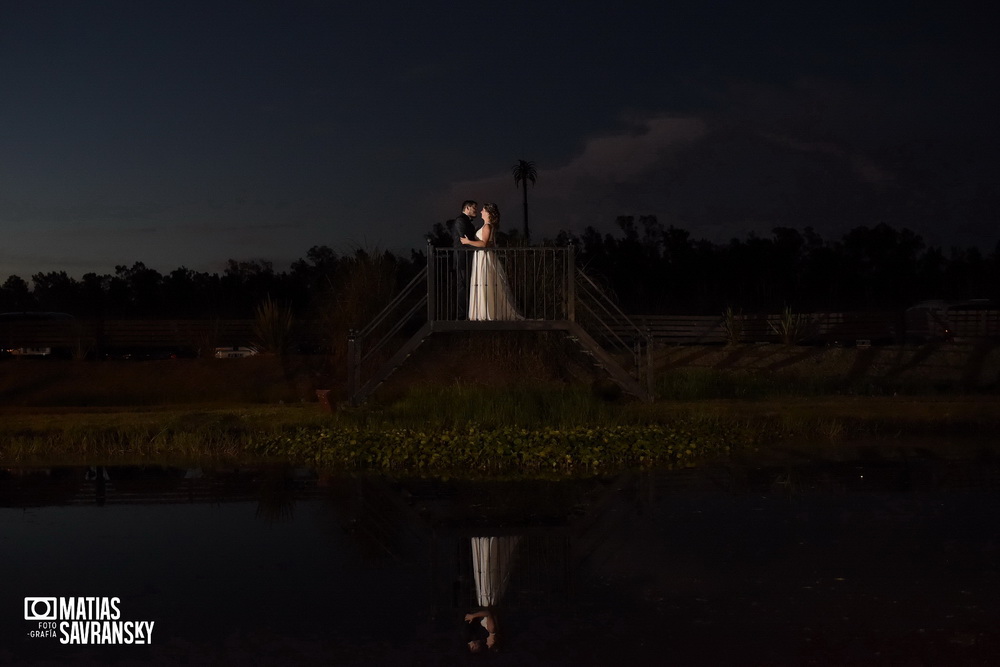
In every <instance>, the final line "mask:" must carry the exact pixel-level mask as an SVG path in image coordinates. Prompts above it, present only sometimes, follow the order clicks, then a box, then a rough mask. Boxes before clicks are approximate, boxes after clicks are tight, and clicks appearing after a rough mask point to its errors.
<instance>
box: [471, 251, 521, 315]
mask: <svg viewBox="0 0 1000 667" xmlns="http://www.w3.org/2000/svg"><path fill="white" fill-rule="evenodd" d="M476 238H477V239H480V240H482V239H481V237H480V232H476ZM469 278H470V280H469V319H470V320H523V319H524V317H523V316H522V315H521V314H520V313H519V312H517V308H516V307H515V306H514V295H513V294H511V291H510V285H509V284H508V283H507V272H506V271H504V268H503V265H502V263H501V262H500V260H499V258H498V257H497V254H496V252H494V249H493V244H492V242H491V243H490V245H489V246H488V247H486V248H483V249H482V250H477V251H476V252H475V253H473V257H472V271H471V272H470V277H469Z"/></svg>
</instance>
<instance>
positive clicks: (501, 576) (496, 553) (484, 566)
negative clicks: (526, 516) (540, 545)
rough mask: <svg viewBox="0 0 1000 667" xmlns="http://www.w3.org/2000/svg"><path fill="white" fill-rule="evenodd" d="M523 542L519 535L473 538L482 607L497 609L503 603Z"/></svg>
mask: <svg viewBox="0 0 1000 667" xmlns="http://www.w3.org/2000/svg"><path fill="white" fill-rule="evenodd" d="M520 541H521V537H520V536H519V535H505V536H502V537H473V538H472V576H473V578H474V579H475V581H476V602H478V603H479V606H480V607H496V606H497V605H498V604H499V603H500V598H502V597H503V594H504V592H505V591H506V590H507V582H508V581H509V580H510V571H511V566H512V565H513V563H514V550H515V549H516V548H517V543H518V542H520ZM484 627H485V626H484Z"/></svg>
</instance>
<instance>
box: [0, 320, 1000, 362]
mask: <svg viewBox="0 0 1000 667" xmlns="http://www.w3.org/2000/svg"><path fill="white" fill-rule="evenodd" d="M796 317H797V318H798V319H797V320H796V321H797V323H798V324H797V325H796V326H798V327H799V329H798V331H797V333H796V332H793V333H792V337H793V338H794V339H795V342H800V343H818V344H833V343H837V342H840V343H846V344H854V343H856V342H857V341H870V342H872V343H874V344H878V343H901V342H914V341H916V342H919V341H921V340H935V339H955V340H962V339H973V338H985V337H1000V310H952V311H949V312H948V313H947V315H945V316H942V315H940V314H934V313H923V312H920V313H912V312H907V313H904V312H903V311H870V312H856V313H807V314H800V315H797V316H796ZM631 319H632V321H633V322H635V323H636V324H637V325H638V326H640V327H643V328H645V329H646V330H647V331H648V332H649V334H650V335H651V336H652V338H653V340H654V341H655V342H656V343H658V344H661V345H692V344H709V345H711V344H722V343H727V342H730V334H729V333H728V332H727V327H726V323H725V318H724V317H723V316H722V315H636V316H632V317H631ZM737 320H738V323H739V328H740V331H741V340H742V342H745V343H756V342H770V343H776V342H783V341H782V331H783V325H782V315H781V314H764V315H739V316H738V317H737ZM253 326H254V322H253V320H104V321H99V320H84V319H74V318H65V319H53V320H25V321H18V320H15V321H0V350H3V349H17V348H37V347H50V348H59V349H63V350H69V351H78V350H84V351H86V350H113V349H125V348H178V349H185V350H191V351H195V352H197V351H208V350H212V349H214V348H215V347H237V346H241V345H250V344H252V341H253ZM784 329H785V330H787V326H786V327H784ZM294 340H295V344H296V345H299V346H302V345H305V346H308V347H311V348H313V349H321V348H324V347H326V346H327V345H328V341H329V340H330V336H329V335H328V334H327V332H324V331H323V329H322V326H321V325H320V324H319V323H318V322H312V321H300V322H299V323H298V325H297V332H296V335H295V337H294Z"/></svg>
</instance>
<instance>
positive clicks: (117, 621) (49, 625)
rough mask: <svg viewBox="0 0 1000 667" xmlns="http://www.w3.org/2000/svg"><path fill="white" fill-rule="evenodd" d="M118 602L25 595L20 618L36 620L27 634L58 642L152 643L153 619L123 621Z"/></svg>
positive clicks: (116, 600) (98, 598)
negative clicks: (34, 625)
mask: <svg viewBox="0 0 1000 667" xmlns="http://www.w3.org/2000/svg"><path fill="white" fill-rule="evenodd" d="M120 605H121V598H116V597H68V598H65V597H59V598H55V597H26V598H24V619H25V620H26V621H36V622H37V623H38V628H37V629H33V630H30V631H28V636H29V637H32V638H35V637H52V638H58V639H59V643H60V644H152V643H153V625H154V624H155V621H124V620H122V618H121V615H122V614H121V607H120Z"/></svg>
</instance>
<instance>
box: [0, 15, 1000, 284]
mask: <svg viewBox="0 0 1000 667" xmlns="http://www.w3.org/2000/svg"><path fill="white" fill-rule="evenodd" d="M654 4H657V5H660V6H658V7H651V6H648V5H654ZM986 9H987V5H985V4H973V3H962V2H958V3H940V2H938V3H915V2H893V1H882V2H871V1H870V0H868V1H866V2H860V3H855V2H814V3H803V2H784V1H782V2H773V1H772V2H766V1H765V2H752V3H751V2H741V3H735V2H706V1H700V2H691V3H647V2H629V1H625V2H609V3H606V4H600V5H598V4H595V3H593V2H588V1H586V0H579V1H578V2H574V3H569V2H558V3H555V2H552V3H550V2H537V1H536V2H530V3H528V2H524V3H522V2H517V1H508V2H498V3H483V2H465V3H440V2H424V3H398V2H393V3H381V2H368V3H361V2H351V3H346V2H319V1H315V2H307V1H302V0H299V1H287V0H286V1H283V2H254V1H247V0H242V1H240V2H212V1H211V0H203V1H201V2H192V3H188V2H183V1H177V0H171V1H169V2H159V1H157V0H142V1H136V0H126V1H121V2H102V1H100V0H79V1H76V0H59V1H56V0H31V1H30V2H28V1H26V0H16V1H8V0H0V234H2V236H0V238H2V239H3V240H2V242H0V281H2V280H4V279H5V278H6V276H8V275H10V274H17V275H20V276H22V277H24V278H29V277H30V276H31V275H32V274H34V273H37V272H40V271H51V270H65V271H67V272H68V273H70V275H74V276H79V275H82V274H83V273H86V272H89V271H95V272H98V273H110V272H113V271H114V267H115V265H117V264H131V263H133V262H135V261H143V262H145V263H146V265H147V266H150V267H152V268H156V269H158V270H160V271H164V272H166V271H170V270H172V269H174V268H177V267H179V266H187V267H189V268H193V269H197V270H209V271H216V270H219V269H221V268H222V266H223V264H224V262H225V260H227V259H230V258H232V259H240V260H244V259H269V260H271V261H273V262H274V263H275V266H276V267H277V268H279V269H282V268H285V267H287V265H288V263H289V262H291V261H292V260H294V259H296V258H299V257H303V256H305V253H306V251H307V250H308V249H309V248H310V247H311V246H313V245H320V244H324V245H329V246H332V247H334V248H335V249H339V250H349V249H350V248H352V247H357V246H365V247H375V246H379V247H383V248H390V249H394V250H402V249H407V248H410V247H420V246H422V244H423V240H422V237H423V234H424V233H425V232H426V231H428V230H429V228H430V226H431V225H432V224H433V223H434V222H439V221H443V220H445V219H446V218H449V217H453V216H454V215H455V214H457V212H458V208H459V203H460V202H461V200H463V199H465V198H474V199H478V200H479V201H488V200H493V201H496V202H498V203H499V205H500V208H501V211H502V212H503V224H504V225H509V226H518V225H520V223H521V212H520V193H519V192H518V191H517V190H515V188H514V182H513V179H512V178H511V175H510V169H511V166H512V165H513V164H514V163H515V162H516V161H517V160H518V159H528V160H533V161H535V162H536V164H537V166H538V181H537V184H536V185H535V186H534V187H533V188H532V189H531V190H530V191H529V201H530V204H531V211H532V219H533V229H534V233H535V234H536V235H547V236H552V235H554V234H555V233H556V232H557V231H558V230H559V229H569V230H573V231H580V230H582V229H583V228H584V227H585V226H587V225H593V226H596V227H598V228H599V229H602V230H611V229H612V225H613V222H614V219H615V217H616V216H618V215H626V214H630V215H645V214H655V215H657V216H658V217H659V219H660V220H661V221H663V222H664V223H666V224H673V225H675V226H678V227H682V228H685V229H688V230H689V231H690V232H691V233H692V236H694V237H695V238H707V239H709V240H712V241H726V240H728V239H730V238H732V237H741V238H742V237H745V235H746V234H747V233H748V232H750V231H755V232H756V233H757V234H758V235H762V236H768V235H770V230H771V229H772V228H773V227H775V226H787V227H795V228H799V229H802V228H804V227H806V226H812V227H813V228H815V229H816V230H817V231H818V232H819V233H820V234H821V235H822V236H823V237H824V238H827V239H835V238H839V236H840V235H841V234H842V233H843V232H844V231H846V230H848V229H851V228H853V227H856V226H858V225H874V224H877V223H879V222H887V223H890V224H892V225H894V226H906V227H909V228H910V229H913V230H914V231H916V232H917V233H919V234H921V235H922V236H923V237H924V238H925V239H926V240H927V241H928V243H930V244H933V245H942V246H944V247H945V248H947V247H949V246H951V245H959V246H963V247H967V246H972V245H976V246H980V247H982V248H983V249H986V250H992V249H993V248H994V247H995V245H996V243H997V242H998V240H1000V232H998V231H997V229H998V225H997V222H998V221H997V218H998V210H1000V185H998V183H1000V169H998V167H997V163H996V152H997V148H998V143H1000V142H998V128H997V122H996V118H997V111H998V104H997V101H998V100H997V80H996V79H997V77H996V75H995V68H996V65H995V63H996V62H997V61H998V57H997V56H998V53H997V51H998V49H997V47H996V44H997V41H998V40H997V36H996V34H995V31H994V30H993V28H991V26H990V22H989V21H988V20H987V16H988V15H989V12H987V11H986Z"/></svg>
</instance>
